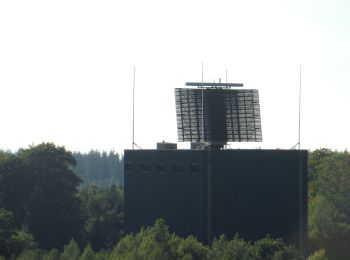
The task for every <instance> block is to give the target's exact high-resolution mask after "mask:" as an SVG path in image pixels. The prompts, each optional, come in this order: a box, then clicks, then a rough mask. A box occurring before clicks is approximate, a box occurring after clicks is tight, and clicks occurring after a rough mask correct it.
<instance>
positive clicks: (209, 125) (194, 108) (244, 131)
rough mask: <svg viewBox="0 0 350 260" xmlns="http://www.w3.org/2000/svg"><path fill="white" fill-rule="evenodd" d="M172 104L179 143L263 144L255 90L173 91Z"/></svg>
mask: <svg viewBox="0 0 350 260" xmlns="http://www.w3.org/2000/svg"><path fill="white" fill-rule="evenodd" d="M175 100H176V116H177V127H178V140H179V142H194V143H196V142H209V143H213V144H225V143H226V142H261V141H262V134H261V120H260V105H259V93H258V90H256V89H244V90H241V89H240V90H237V89H193V88H176V89H175ZM203 121H204V124H203ZM203 126H204V127H203Z"/></svg>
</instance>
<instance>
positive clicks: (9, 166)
mask: <svg viewBox="0 0 350 260" xmlns="http://www.w3.org/2000/svg"><path fill="white" fill-rule="evenodd" d="M0 158H1V159H0V190H1V192H0V207H3V208H5V209H7V210H11V211H12V212H14V216H15V223H16V226H17V227H18V228H23V229H24V230H28V231H29V232H30V233H32V234H33V235H34V237H35V239H36V241H37V242H38V243H39V245H40V247H41V248H44V249H49V248H51V247H57V248H61V247H62V246H63V245H64V244H65V243H66V241H68V240H69V239H71V238H75V239H78V240H80V238H81V235H82V228H83V219H82V216H81V209H80V203H79V200H78V198H77V192H78V186H79V183H80V179H79V177H78V176H77V175H76V174H75V172H74V171H73V168H74V167H75V165H76V161H75V159H74V157H73V155H72V153H70V152H68V151H66V150H65V148H64V147H57V146H55V145H54V144H51V143H43V144H40V145H37V146H31V147H30V148H28V149H21V150H19V151H18V152H17V154H5V153H2V156H1V157H0ZM48 230H49V232H48Z"/></svg>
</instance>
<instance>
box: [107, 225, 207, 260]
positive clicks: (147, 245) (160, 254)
mask: <svg viewBox="0 0 350 260" xmlns="http://www.w3.org/2000/svg"><path fill="white" fill-rule="evenodd" d="M207 250H208V249H207V247H206V246H204V245H202V244H201V243H200V242H198V241H197V240H196V239H195V238H194V237H188V238H187V239H181V238H179V237H178V236H176V235H175V234H171V233H170V232H169V230H168V227H167V226H166V225H165V222H164V220H161V219H160V220H157V221H156V223H155V224H154V226H153V227H148V228H143V229H141V231H140V232H139V233H137V234H135V235H134V234H129V235H127V236H125V237H124V238H123V239H122V240H121V241H119V243H118V244H117V245H116V246H115V248H114V249H113V252H112V257H113V258H114V259H204V258H205V256H206V254H207ZM189 257H191V258H189Z"/></svg>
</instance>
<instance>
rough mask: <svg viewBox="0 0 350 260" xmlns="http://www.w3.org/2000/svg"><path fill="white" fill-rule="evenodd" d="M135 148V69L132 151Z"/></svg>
mask: <svg viewBox="0 0 350 260" xmlns="http://www.w3.org/2000/svg"><path fill="white" fill-rule="evenodd" d="M134 148H135V67H134V80H133V84H132V149H133V150H134Z"/></svg>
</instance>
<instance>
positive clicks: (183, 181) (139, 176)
mask: <svg viewBox="0 0 350 260" xmlns="http://www.w3.org/2000/svg"><path fill="white" fill-rule="evenodd" d="M203 156H205V152H204V151H191V150H183V151H181V152H179V151H178V150H127V151H125V153H124V160H125V177H124V178H125V184H124V193H125V194H124V200H125V206H124V207H125V228H126V231H127V232H136V231H138V230H139V229H140V228H141V226H151V225H153V224H154V221H155V220H156V219H158V218H163V219H164V220H165V221H166V223H167V224H168V225H169V227H170V229H171V230H172V231H174V232H176V234H178V235H180V236H187V235H189V234H195V235H196V236H197V237H198V238H199V239H201V240H203V239H204V238H205V236H206V234H205V231H206V229H205V222H204V221H205V219H206V216H205V214H206V210H205V204H206V202H205V199H206V197H205V190H204V188H205V187H206V184H205V183H206V168H205V164H204V162H205V161H204V160H203Z"/></svg>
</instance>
